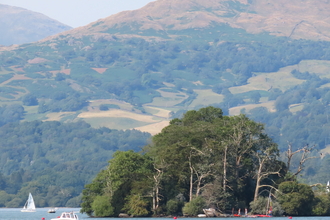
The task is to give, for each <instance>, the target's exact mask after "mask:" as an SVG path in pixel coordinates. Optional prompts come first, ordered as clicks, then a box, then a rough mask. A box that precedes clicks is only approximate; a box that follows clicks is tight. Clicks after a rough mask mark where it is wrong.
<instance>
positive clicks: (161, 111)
mask: <svg viewBox="0 0 330 220" xmlns="http://www.w3.org/2000/svg"><path fill="white" fill-rule="evenodd" d="M143 107H144V108H145V109H146V110H148V109H151V110H153V111H154V113H152V114H153V115H155V116H158V117H162V118H168V117H169V114H170V112H171V111H170V110H166V109H162V108H157V107H153V106H143Z"/></svg>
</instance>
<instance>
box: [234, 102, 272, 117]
mask: <svg viewBox="0 0 330 220" xmlns="http://www.w3.org/2000/svg"><path fill="white" fill-rule="evenodd" d="M274 104H275V101H269V102H264V103H260V104H248V105H241V106H236V107H233V108H230V109H229V115H239V114H240V113H241V110H243V109H245V111H246V112H249V111H250V110H252V109H254V108H257V107H266V108H267V109H268V111H269V112H275V111H276V109H275V106H274Z"/></svg>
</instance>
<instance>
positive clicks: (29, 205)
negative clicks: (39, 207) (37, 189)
mask: <svg viewBox="0 0 330 220" xmlns="http://www.w3.org/2000/svg"><path fill="white" fill-rule="evenodd" d="M35 211H36V206H35V204H34V200H33V197H32V194H31V193H29V198H28V200H27V201H26V203H25V205H24V207H23V209H22V210H21V212H35Z"/></svg>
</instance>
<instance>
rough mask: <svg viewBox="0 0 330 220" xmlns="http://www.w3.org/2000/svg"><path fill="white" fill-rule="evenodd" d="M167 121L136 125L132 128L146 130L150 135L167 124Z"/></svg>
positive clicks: (156, 132)
mask: <svg viewBox="0 0 330 220" xmlns="http://www.w3.org/2000/svg"><path fill="white" fill-rule="evenodd" d="M169 122H170V121H161V122H158V123H154V124H150V125H146V126H141V127H137V128H134V129H136V130H139V131H143V132H148V133H150V134H152V135H155V134H158V133H160V132H161V131H162V129H163V128H164V127H166V126H168V125H169Z"/></svg>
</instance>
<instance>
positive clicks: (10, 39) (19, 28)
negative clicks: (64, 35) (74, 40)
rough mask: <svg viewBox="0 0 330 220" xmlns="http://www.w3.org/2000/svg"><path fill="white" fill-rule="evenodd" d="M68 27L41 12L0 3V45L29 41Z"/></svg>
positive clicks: (68, 28) (68, 27)
mask: <svg viewBox="0 0 330 220" xmlns="http://www.w3.org/2000/svg"><path fill="white" fill-rule="evenodd" d="M70 29H72V28H71V27H70V26H68V25H65V24H62V23H60V22H58V21H56V20H54V19H51V18H49V17H47V16H45V15H43V14H40V13H37V12H33V11H29V10H26V9H23V8H19V7H14V6H9V5H3V4H0V30H1V34H0V45H6V46H8V45H11V44H23V43H30V42H34V41H38V40H40V39H43V38H45V37H47V36H50V35H54V34H57V33H60V32H62V31H66V30H70Z"/></svg>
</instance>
